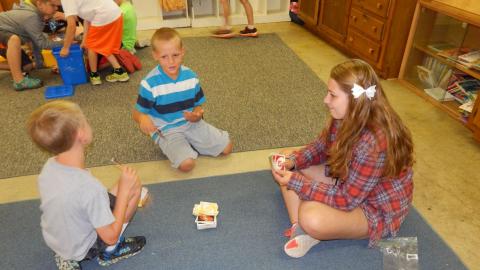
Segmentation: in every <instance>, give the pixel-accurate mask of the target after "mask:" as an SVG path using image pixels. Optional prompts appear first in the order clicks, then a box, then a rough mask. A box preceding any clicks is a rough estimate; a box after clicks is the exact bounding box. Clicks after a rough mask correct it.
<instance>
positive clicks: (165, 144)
mask: <svg viewBox="0 0 480 270" xmlns="http://www.w3.org/2000/svg"><path fill="white" fill-rule="evenodd" d="M155 143H157V144H158V145H159V146H160V149H162V151H163V153H164V154H165V155H166V156H167V157H168V159H169V160H170V162H171V163H172V167H174V168H178V167H179V166H180V164H181V163H182V162H183V161H184V160H186V159H189V158H192V159H196V158H197V157H198V154H201V155H206V156H214V157H216V156H218V155H220V154H221V153H222V152H223V150H224V149H225V147H227V145H228V144H229V143H230V138H229V135H228V132H226V131H223V130H220V129H218V128H216V127H214V126H212V125H210V124H209V123H207V122H205V121H203V120H200V121H198V122H196V123H190V122H189V123H187V124H186V125H185V126H182V127H180V128H179V129H175V130H168V131H167V132H165V133H164V134H163V136H159V137H157V139H156V141H155Z"/></svg>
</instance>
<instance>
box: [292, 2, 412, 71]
mask: <svg viewBox="0 0 480 270" xmlns="http://www.w3.org/2000/svg"><path fill="white" fill-rule="evenodd" d="M416 2H417V1H416V0H300V12H299V16H300V18H302V19H303V20H304V21H305V26H306V27H307V28H308V29H309V30H311V31H313V32H314V33H316V34H317V35H318V36H320V37H321V38H322V39H324V40H325V41H327V42H329V43H330V44H332V45H334V46H335V47H336V48H338V49H339V50H341V51H343V52H344V53H346V54H347V55H349V56H351V57H357V58H361V59H363V60H365V61H367V62H368V63H370V64H371V65H372V66H373V67H374V68H375V69H376V71H377V72H378V74H379V75H380V76H381V77H383V78H396V77H397V76H398V73H399V70H400V65H401V62H402V57H403V53H404V50H405V44H406V41H407V38H408V33H409V30H410V25H411V22H412V17H413V13H414V10H415V5H416Z"/></svg>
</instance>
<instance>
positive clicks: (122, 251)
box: [98, 236, 147, 266]
mask: <svg viewBox="0 0 480 270" xmlns="http://www.w3.org/2000/svg"><path fill="white" fill-rule="evenodd" d="M146 243H147V240H146V239H145V237H144V236H135V237H128V238H124V237H122V238H121V240H120V243H119V244H118V245H117V247H116V248H115V249H114V250H113V251H111V252H107V251H103V252H102V253H100V255H99V256H98V264H100V265H101V266H108V265H111V264H114V263H117V262H119V261H121V260H123V259H126V258H129V257H132V256H135V255H136V254H138V253H139V252H140V251H141V250H142V249H143V247H144V246H145V244H146Z"/></svg>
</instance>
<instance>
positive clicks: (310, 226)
mask: <svg viewBox="0 0 480 270" xmlns="http://www.w3.org/2000/svg"><path fill="white" fill-rule="evenodd" d="M325 218H326V217H322V215H321V213H320V212H319V211H318V209H314V208H313V207H309V206H307V207H304V206H303V207H301V209H300V211H299V213H298V223H299V224H300V226H301V227H302V229H303V230H304V231H305V232H306V233H308V234H309V235H316V236H318V235H322V234H323V233H324V231H323V229H325V228H326V226H325V225H326V224H325V223H324V220H325Z"/></svg>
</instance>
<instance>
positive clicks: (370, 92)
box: [352, 83, 377, 99]
mask: <svg viewBox="0 0 480 270" xmlns="http://www.w3.org/2000/svg"><path fill="white" fill-rule="evenodd" d="M376 87H377V86H376V85H372V86H370V87H368V88H367V89H365V88H363V87H361V86H360V85H358V84H356V83H354V84H353V88H352V95H353V97H354V98H358V97H359V96H361V95H362V94H363V93H365V95H367V98H368V99H372V98H373V97H374V96H375V92H377V89H376Z"/></svg>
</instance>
